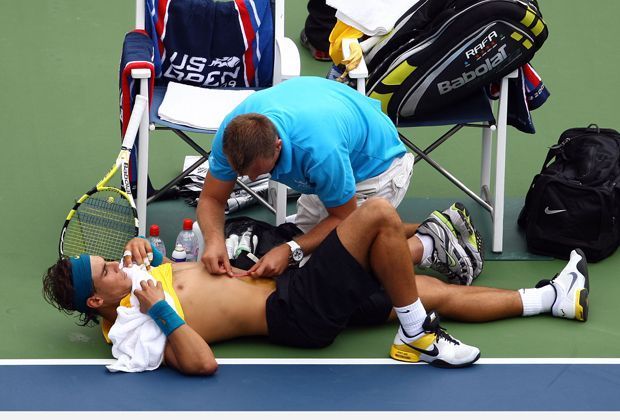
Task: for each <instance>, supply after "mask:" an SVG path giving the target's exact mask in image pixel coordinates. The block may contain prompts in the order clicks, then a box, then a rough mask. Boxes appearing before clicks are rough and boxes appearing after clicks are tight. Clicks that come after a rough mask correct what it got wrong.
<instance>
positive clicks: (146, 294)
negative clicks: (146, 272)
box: [134, 279, 166, 314]
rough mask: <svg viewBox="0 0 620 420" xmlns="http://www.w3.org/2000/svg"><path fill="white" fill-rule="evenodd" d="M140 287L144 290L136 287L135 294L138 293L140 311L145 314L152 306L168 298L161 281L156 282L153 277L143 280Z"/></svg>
mask: <svg viewBox="0 0 620 420" xmlns="http://www.w3.org/2000/svg"><path fill="white" fill-rule="evenodd" d="M140 287H141V288H142V290H138V289H136V290H135V291H134V295H136V297H137V298H138V302H140V312H142V313H143V314H145V313H147V312H148V311H149V309H151V306H153V305H155V304H156V303H157V302H159V301H160V300H164V299H165V298H166V296H165V295H164V288H163V286H162V285H161V283H160V282H154V281H153V280H151V279H148V280H142V281H141V282H140Z"/></svg>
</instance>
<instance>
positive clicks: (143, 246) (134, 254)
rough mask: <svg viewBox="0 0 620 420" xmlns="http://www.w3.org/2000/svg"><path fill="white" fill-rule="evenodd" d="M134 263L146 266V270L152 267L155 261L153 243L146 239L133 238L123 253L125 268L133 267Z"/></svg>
mask: <svg viewBox="0 0 620 420" xmlns="http://www.w3.org/2000/svg"><path fill="white" fill-rule="evenodd" d="M133 261H135V262H136V263H137V264H138V265H140V264H144V265H145V266H146V268H149V267H150V266H151V261H153V248H152V247H151V243H150V242H149V241H148V240H146V239H144V238H133V239H131V240H130V241H129V242H127V245H125V252H124V253H123V266H124V267H131V265H132V263H133Z"/></svg>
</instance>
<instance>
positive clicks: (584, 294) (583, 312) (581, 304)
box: [575, 248, 590, 322]
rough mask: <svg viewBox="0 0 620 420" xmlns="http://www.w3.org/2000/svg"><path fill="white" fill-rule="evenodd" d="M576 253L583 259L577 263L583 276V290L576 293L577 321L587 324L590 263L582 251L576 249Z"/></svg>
mask: <svg viewBox="0 0 620 420" xmlns="http://www.w3.org/2000/svg"><path fill="white" fill-rule="evenodd" d="M575 252H576V253H577V254H579V256H580V257H581V261H579V262H578V263H577V270H578V271H579V272H580V273H581V274H582V275H583V277H584V279H585V280H584V282H583V289H579V290H577V291H576V292H575V302H576V303H575V319H577V320H579V321H582V322H586V321H587V320H588V306H589V303H590V301H589V296H590V277H589V275H588V261H587V259H586V254H584V252H583V251H582V250H581V249H580V248H577V249H575Z"/></svg>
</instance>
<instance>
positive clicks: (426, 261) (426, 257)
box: [415, 233, 435, 267]
mask: <svg viewBox="0 0 620 420" xmlns="http://www.w3.org/2000/svg"><path fill="white" fill-rule="evenodd" d="M415 236H416V238H418V239H419V240H420V242H422V260H420V266H421V267H429V266H430V261H431V257H432V256H433V251H434V250H435V243H434V242H433V238H431V237H430V236H428V235H420V234H419V233H416V234H415Z"/></svg>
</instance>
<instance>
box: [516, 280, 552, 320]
mask: <svg viewBox="0 0 620 420" xmlns="http://www.w3.org/2000/svg"><path fill="white" fill-rule="evenodd" d="M519 296H521V302H522V303H523V316H532V315H538V314H542V313H544V312H550V311H551V306H552V305H553V302H554V301H555V288H554V287H553V286H552V285H550V284H548V285H547V286H544V287H541V288H531V289H519Z"/></svg>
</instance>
